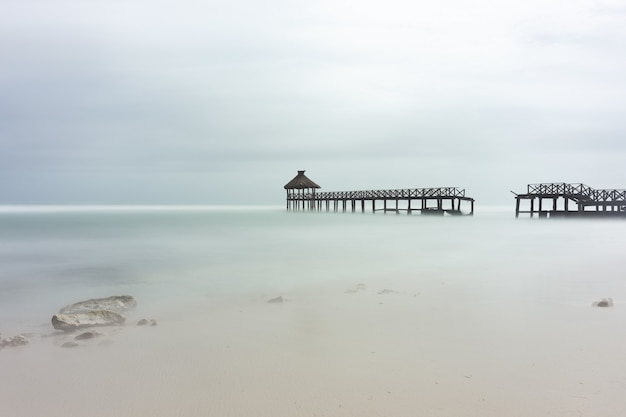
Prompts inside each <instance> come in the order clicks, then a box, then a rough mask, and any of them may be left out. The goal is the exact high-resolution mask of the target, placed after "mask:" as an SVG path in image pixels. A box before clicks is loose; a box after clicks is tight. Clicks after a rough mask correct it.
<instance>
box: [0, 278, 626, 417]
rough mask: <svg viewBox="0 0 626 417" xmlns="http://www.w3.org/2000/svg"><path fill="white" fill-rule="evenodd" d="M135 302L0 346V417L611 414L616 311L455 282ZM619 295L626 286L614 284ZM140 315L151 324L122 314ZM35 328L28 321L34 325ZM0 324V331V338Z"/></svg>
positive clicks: (619, 346)
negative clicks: (110, 322) (125, 310)
mask: <svg viewBox="0 0 626 417" xmlns="http://www.w3.org/2000/svg"><path fill="white" fill-rule="evenodd" d="M272 295H276V294H258V295H257V296H248V297H241V298H222V299H212V298H211V297H208V296H207V297H204V298H200V299H196V300H189V302H188V303H186V304H185V305H184V306H183V305H180V304H179V305H176V306H175V305H171V306H169V307H167V308H162V307H163V306H161V307H159V306H157V304H154V305H150V304H149V303H148V305H145V304H144V305H141V303H140V305H139V306H138V308H137V310H135V311H133V312H131V313H129V315H128V321H127V323H126V325H124V326H119V327H103V328H100V329H99V330H100V331H101V332H102V333H104V335H103V336H101V337H98V338H94V339H91V340H86V341H81V342H80V343H79V346H78V347H75V348H62V347H61V345H62V344H63V343H65V342H67V341H68V340H73V338H74V336H75V334H65V333H63V332H57V331H53V330H45V331H42V333H41V334H40V335H38V336H37V335H31V336H30V339H31V342H30V343H29V345H27V346H23V347H13V348H5V349H4V350H2V351H0V368H1V369H2V374H3V378H2V379H0V392H2V397H3V401H2V408H3V410H4V411H3V414H4V413H6V414H4V415H7V416H12V417H30V416H41V415H45V416H49V417H57V416H58V417H61V416H64V417H67V416H81V415H83V416H84V415H89V416H93V417H105V416H106V417H112V416H117V417H119V416H135V417H136V416H151V417H160V416H163V417H166V416H167V417H171V416H206V415H220V416H274V417H275V416H285V417H287V416H407V417H408V416H416V415H423V416H494V417H495V416H499V417H500V416H579V415H582V416H598V415H618V414H619V413H620V411H623V409H624V406H623V401H622V398H621V396H622V393H623V392H624V388H625V387H626V374H625V373H624V370H625V369H626V368H625V364H626V363H625V362H624V361H623V359H622V358H623V351H624V348H625V347H626V338H625V336H624V334H623V332H621V331H620V330H619V329H620V328H621V327H622V324H623V323H624V318H625V317H624V312H623V307H622V305H620V304H619V303H616V305H615V306H613V307H611V308H598V307H595V308H594V307H592V306H591V302H587V301H592V300H580V303H578V304H577V303H571V304H560V303H558V302H557V301H553V300H549V299H544V300H535V301H531V300H530V299H524V298H515V299H508V300H507V299H502V298H494V299H486V298H485V297H472V296H471V294H469V293H468V292H467V288H464V286H463V285H461V284H460V283H459V282H456V283H455V282H450V281H447V282H446V281H441V280H434V281H432V282H431V283H430V285H422V286H420V287H419V288H418V286H412V287H411V286H406V287H404V288H402V287H398V288H382V287H380V286H379V285H376V284H375V285H371V284H368V283H355V284H354V285H352V286H345V285H344V286H343V287H340V286H330V287H328V286H327V287H324V288H309V289H307V290H306V291H304V290H303V291H300V292H293V293H290V294H281V295H282V296H283V297H284V302H282V303H268V300H269V299H271V298H272V297H271V296H272ZM624 296H625V297H626V294H624ZM144 316H147V317H149V318H154V319H155V320H157V322H158V325H157V326H136V325H135V324H136V322H137V321H138V320H139V319H140V318H142V317H144ZM42 330H43V329H42ZM4 336H7V335H4Z"/></svg>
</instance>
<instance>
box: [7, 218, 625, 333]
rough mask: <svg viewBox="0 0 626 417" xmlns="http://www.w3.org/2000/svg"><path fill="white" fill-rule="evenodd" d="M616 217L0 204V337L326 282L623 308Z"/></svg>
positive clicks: (291, 292)
mask: <svg viewBox="0 0 626 417" xmlns="http://www.w3.org/2000/svg"><path fill="white" fill-rule="evenodd" d="M625 254H626V221H624V220H620V219H589V220H584V219H538V218H534V219H530V218H519V219H516V218H515V217H514V213H513V210H512V207H487V208H483V209H482V210H481V209H478V210H477V212H476V213H475V215H474V216H450V217H448V216H421V215H419V214H417V215H415V214H412V215H407V214H395V213H393V214H391V213H385V214H382V213H360V212H359V213H335V212H331V213H329V212H309V211H287V210H285V209H284V208H283V207H275V206H3V207H0V266H1V268H0V332H1V333H2V334H3V335H8V334H11V333H16V332H33V331H41V329H42V328H47V327H49V320H50V317H51V316H52V315H53V314H55V313H56V312H57V311H58V309H59V308H60V307H62V306H64V305H66V304H69V303H73V302H77V301H82V300H86V299H90V298H95V297H106V296H110V295H132V296H133V297H135V298H136V299H137V302H138V304H139V305H142V303H143V304H144V305H145V306H149V309H150V311H153V312H154V313H157V312H158V311H160V310H164V311H165V310H166V309H168V308H174V309H175V308H176V307H177V306H179V305H181V304H188V303H193V302H195V301H198V300H203V301H206V300H207V299H212V300H216V301H225V300H228V299H229V297H231V298H232V297H265V298H267V299H271V298H275V297H279V296H282V297H285V298H288V297H294V296H295V294H297V293H302V292H307V291H308V292H310V291H318V290H319V291H323V290H324V289H330V288H333V289H336V290H340V289H343V290H346V291H347V290H349V289H350V288H353V287H354V286H358V285H360V284H362V285H368V286H370V288H373V289H375V290H380V291H383V290H391V291H404V292H407V293H418V292H420V291H424V288H429V287H432V286H441V285H448V286H449V288H450V292H449V294H447V295H446V294H445V293H444V294H442V293H441V292H438V293H437V296H438V297H442V295H443V296H444V297H443V299H441V300H440V302H441V303H443V304H445V303H454V297H464V298H465V297H467V298H471V299H473V300H476V301H480V302H485V303H489V302H491V301H493V300H498V299H500V300H509V301H511V302H513V301H517V302H532V303H533V305H534V306H541V305H542V303H544V304H557V305H558V304H564V305H584V306H587V305H591V304H592V303H593V302H594V301H597V300H599V299H602V298H613V299H614V301H615V303H616V304H619V303H626V276H625V272H624V271H626V255H625Z"/></svg>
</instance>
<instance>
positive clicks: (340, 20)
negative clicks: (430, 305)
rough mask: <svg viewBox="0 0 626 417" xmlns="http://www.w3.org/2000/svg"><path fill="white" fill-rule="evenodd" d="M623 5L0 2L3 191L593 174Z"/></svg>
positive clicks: (606, 126)
mask: <svg viewBox="0 0 626 417" xmlns="http://www.w3.org/2000/svg"><path fill="white" fill-rule="evenodd" d="M619 6H620V4H619V3H615V2H613V3H610V2H609V3H607V2H600V3H598V2H595V1H581V2H576V3H571V2H564V1H557V2H550V3H545V2H539V1H524V2H522V1H519V2H518V1H515V2H507V3H502V4H494V3H493V2H491V1H486V0H484V1H478V2H472V3H467V2H461V1H453V2H446V3H419V2H418V3H416V2H408V1H399V0H394V1H390V2H386V3H384V4H383V3H380V2H373V1H364V2H359V3H358V4H356V3H354V2H352V1H347V0H345V1H333V2H330V1H321V2H314V3H310V2H308V3H299V2H287V1H279V0H273V1H270V2H269V3H267V2H265V3H258V2H219V1H218V2H209V3H201V2H200V3H199V2H194V1H191V0H188V1H181V2H172V1H160V2H148V1H131V2H128V1H127V2H122V1H111V2H96V3H93V2H80V1H73V0H58V1H54V2H49V1H33V0H25V1H21V2H13V3H12V4H10V6H9V7H7V13H4V14H3V15H2V16H1V17H0V48H1V49H2V51H3V54H2V55H1V56H0V89H2V91H3V94H2V96H1V97H0V146H2V153H0V166H1V167H2V168H0V170H2V172H0V173H1V174H2V175H3V176H4V177H5V178H12V180H11V184H13V185H11V186H10V189H11V190H13V191H12V192H13V195H11V193H10V192H6V193H4V196H3V197H2V198H4V199H5V201H18V200H19V201H22V200H23V201H32V200H37V201H41V200H42V198H43V197H42V196H43V194H41V192H35V191H33V192H32V193H30V194H29V190H35V189H43V188H45V189H46V190H49V191H47V192H46V193H45V195H46V196H47V197H46V198H48V197H50V198H52V197H54V196H56V197H55V198H56V199H57V200H63V199H67V200H68V201H70V200H71V201H77V200H85V199H87V200H89V199H94V198H97V199H101V200H102V201H106V200H107V198H108V199H110V200H111V201H113V200H115V201H120V200H124V202H129V203H133V202H141V201H132V199H133V198H140V199H142V200H143V201H154V200H159V201H160V202H163V201H164V200H167V199H168V198H171V199H172V202H182V203H184V202H185V201H179V200H181V199H182V200H185V198H187V199H188V200H194V201H197V200H198V198H199V197H198V195H197V194H196V193H195V192H194V191H193V190H195V189H198V188H202V189H203V190H205V191H206V192H205V195H206V196H210V197H207V200H206V201H204V202H210V200H211V199H213V198H216V199H219V200H221V201H227V200H229V199H233V200H238V201H240V199H241V195H240V194H238V193H236V192H234V191H231V190H237V189H240V188H242V187H245V188H250V185H249V181H250V178H255V179H257V180H258V181H259V185H258V186H257V187H253V188H255V189H259V190H264V189H266V188H265V187H269V186H268V185H267V184H270V183H272V182H275V181H278V182H279V188H280V187H281V186H282V183H283V179H282V178H284V177H289V176H290V175H292V174H293V172H295V170H297V169H311V168H308V167H313V168H315V167H318V168H319V170H320V171H323V172H325V174H324V175H328V178H327V179H328V180H329V181H327V183H332V180H333V178H338V177H340V178H341V182H340V183H339V184H337V186H338V187H341V186H343V185H345V187H346V188H351V185H350V181H353V182H354V183H353V186H354V187H357V186H359V185H362V186H363V188H369V186H367V183H370V184H372V185H371V186H372V187H373V186H375V185H380V186H385V187H387V186H393V185H392V184H393V182H394V181H393V180H394V178H398V182H400V181H401V179H402V178H410V177H412V178H416V181H418V180H419V185H420V186H427V185H428V184H427V182H430V181H433V182H436V183H439V184H441V183H442V182H445V183H454V184H458V183H459V182H466V181H465V180H471V181H472V182H474V183H487V184H488V183H493V182H494V181H495V180H494V175H493V172H499V171H500V172H503V173H504V174H503V175H501V176H500V177H501V178H498V180H497V181H498V182H500V184H498V187H503V186H504V187H505V186H506V182H507V181H510V182H512V183H516V182H524V181H525V178H526V176H530V175H529V173H528V172H527V171H526V168H525V162H523V161H534V162H533V164H534V165H535V167H536V168H537V170H538V172H541V173H543V174H544V175H546V176H549V175H550V174H551V172H554V175H555V176H556V175H557V174H559V171H560V170H561V169H563V170H565V171H566V172H568V173H570V172H572V171H571V168H570V167H571V166H574V165H573V164H571V163H570V162H569V161H586V164H580V165H578V169H579V170H580V171H581V172H580V173H579V174H578V175H580V176H582V177H585V176H587V175H589V176H592V175H594V176H595V175H597V174H595V172H597V171H598V170H602V169H603V166H602V163H601V162H596V160H597V161H601V160H602V155H606V154H611V155H612V156H614V155H623V154H624V152H625V149H624V147H623V143H624V142H623V141H622V140H621V138H623V137H624V133H626V122H624V121H623V117H621V110H622V109H623V108H624V107H625V105H626V98H625V97H626V94H625V93H626V82H624V80H623V73H624V71H625V70H626V57H625V56H624V55H623V54H622V53H621V51H623V49H624V46H626V45H625V44H626V29H624V28H626V25H624V13H623V12H622V10H621V9H620V7H619ZM563 155H568V158H569V159H567V160H566V161H564V160H562V159H561V158H562V157H563ZM584 155H587V157H585V156H584ZM588 155H594V158H591V161H590V158H589V157H588ZM550 158H553V160H558V161H560V162H559V163H557V164H553V163H550V162H549V161H550V160H551V159H550ZM345 171H350V174H347V175H343V174H341V175H340V173H343V172H345ZM250 172H253V173H254V174H253V175H252V176H251V175H250ZM333 172H334V173H335V174H332V173H333ZM468 172H469V174H468ZM624 174H626V172H624V169H623V168H616V170H615V171H612V174H611V175H613V176H621V177H622V178H623V176H624ZM314 177H315V176H314ZM168 178H169V179H170V180H166V179H168ZM173 178H175V180H172V179H173ZM279 178H280V179H279ZM457 178H459V179H460V180H461V181H459V180H457ZM605 178H609V174H606V177H605ZM286 179H287V180H288V179H289V178H286ZM322 179H323V180H325V179H326V178H324V177H322ZM600 179H601V178H600ZM540 180H541V179H540ZM422 181H424V182H422ZM91 184H99V185H98V188H99V190H100V193H95V192H93V191H89V190H91V189H93V187H92V186H91ZM129 184H141V187H140V188H141V189H142V191H141V192H137V188H136V187H130V186H129ZM217 184H219V186H218V185H217ZM399 186H403V185H400V184H399ZM466 186H468V187H469V184H468V185H466ZM7 187H8V186H7ZM125 187H128V189H127V190H125ZM207 187H214V188H213V190H215V192H212V193H209V192H208V189H207ZM332 188H335V187H332ZM341 188H344V187H341ZM485 188H488V187H487V186H485ZM7 189H8V188H7ZM130 189H132V190H133V191H128V190H130ZM15 190H20V191H19V192H18V191H15ZM55 192H56V194H55ZM185 192H188V196H187V197H185ZM251 198H253V199H254V201H255V202H258V201H259V200H261V199H262V198H260V197H259V196H254V197H251ZM272 199H273V197H272V198H268V201H273V200H272ZM44 200H45V199H44ZM0 202H1V200H0Z"/></svg>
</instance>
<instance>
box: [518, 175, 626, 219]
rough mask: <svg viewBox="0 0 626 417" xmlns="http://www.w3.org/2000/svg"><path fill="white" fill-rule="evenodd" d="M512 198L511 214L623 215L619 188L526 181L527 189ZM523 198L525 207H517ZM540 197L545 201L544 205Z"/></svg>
mask: <svg viewBox="0 0 626 417" xmlns="http://www.w3.org/2000/svg"><path fill="white" fill-rule="evenodd" d="M514 194H515V193H514ZM515 200H516V203H515V217H519V215H520V214H529V215H530V217H534V215H535V214H536V215H538V216H539V217H626V190H623V189H594V188H591V187H589V186H588V185H585V184H569V183H541V184H529V185H528V189H527V192H526V193H525V194H516V195H515ZM523 200H524V201H529V202H530V207H529V209H526V210H522V209H521V208H520V206H521V202H522V201H523ZM544 200H548V204H547V205H546V204H545V201H544ZM535 203H537V204H535ZM550 203H552V204H550Z"/></svg>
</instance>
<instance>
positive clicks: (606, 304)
mask: <svg viewBox="0 0 626 417" xmlns="http://www.w3.org/2000/svg"><path fill="white" fill-rule="evenodd" d="M593 305H594V306H595V307H613V299H612V298H603V299H602V300H600V301H596V302H595V303H593Z"/></svg>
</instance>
